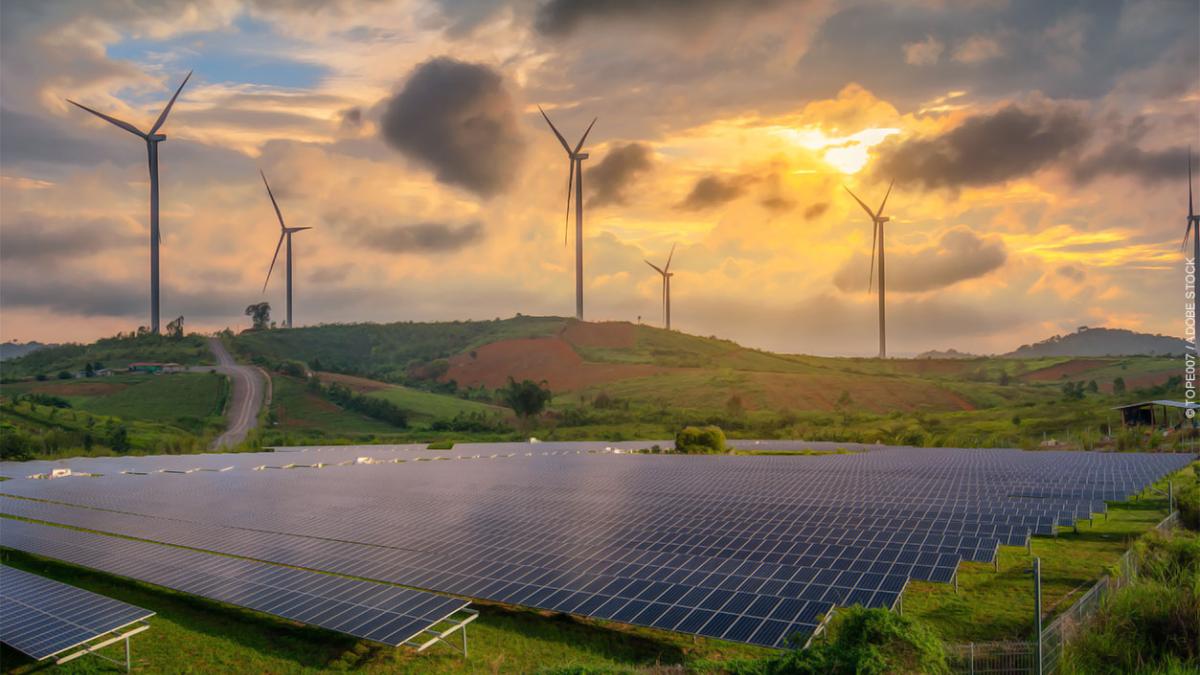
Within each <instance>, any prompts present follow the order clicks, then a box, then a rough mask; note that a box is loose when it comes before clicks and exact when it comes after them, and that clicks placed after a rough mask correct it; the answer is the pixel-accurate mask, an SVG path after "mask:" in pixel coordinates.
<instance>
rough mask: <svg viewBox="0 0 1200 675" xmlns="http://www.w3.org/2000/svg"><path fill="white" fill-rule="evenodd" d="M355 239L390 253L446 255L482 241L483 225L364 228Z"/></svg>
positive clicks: (442, 224)
mask: <svg viewBox="0 0 1200 675" xmlns="http://www.w3.org/2000/svg"><path fill="white" fill-rule="evenodd" d="M356 239H357V240H358V243H359V244H361V245H363V246H367V247H370V248H372V249H376V250H383V251H389V252H392V253H449V252H452V251H458V250H460V249H463V248H466V247H467V246H469V245H471V244H474V243H476V242H478V241H480V240H481V239H483V226H482V225H480V224H479V223H466V224H464V225H447V224H444V223H417V224H415V225H397V226H395V227H378V228H368V229H363V230H361V231H359V232H358V234H357V235H356Z"/></svg>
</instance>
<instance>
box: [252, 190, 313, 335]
mask: <svg viewBox="0 0 1200 675" xmlns="http://www.w3.org/2000/svg"><path fill="white" fill-rule="evenodd" d="M258 173H259V174H260V175H261V176H262V179H263V185H266V186H267V196H268V197H270V198H271V206H274V207H275V217H276V218H278V219H279V243H277V244H275V255H274V256H272V257H271V266H270V267H269V268H267V280H266V281H264V282H263V293H266V292H267V283H269V282H270V281H271V272H272V271H273V270H274V269H275V261H276V260H278V259H279V248H280V247H281V246H283V240H284V239H287V327H288V328H291V327H292V235H293V234H294V233H296V232H303V231H304V230H311V229H312V228H311V227H288V226H287V225H285V224H284V223H283V214H282V213H280V212H279V203H278V202H276V201H275V195H274V193H272V192H271V184H270V183H268V182H267V174H265V173H263V172H262V169H259V171H258Z"/></svg>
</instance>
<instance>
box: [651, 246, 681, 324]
mask: <svg viewBox="0 0 1200 675" xmlns="http://www.w3.org/2000/svg"><path fill="white" fill-rule="evenodd" d="M674 257H675V244H671V254H670V255H668V256H667V264H666V265H663V266H662V267H659V266H658V265H655V264H654V263H652V262H650V261H649V260H646V261H645V263H646V264H647V265H649V266H651V267H653V268H654V271H655V272H658V273H659V274H661V275H662V282H663V290H662V303H663V319H664V323H666V326H667V330H671V277H673V276H675V274H674V273H673V272H671V258H674Z"/></svg>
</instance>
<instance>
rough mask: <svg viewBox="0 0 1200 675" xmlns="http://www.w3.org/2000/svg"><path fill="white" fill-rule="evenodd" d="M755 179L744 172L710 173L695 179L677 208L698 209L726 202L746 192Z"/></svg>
mask: <svg viewBox="0 0 1200 675" xmlns="http://www.w3.org/2000/svg"><path fill="white" fill-rule="evenodd" d="M755 180H756V179H755V178H754V177H753V176H750V175H746V174H738V175H734V176H721V175H717V174H710V175H708V176H704V177H703V178H701V179H700V180H698V181H696V184H695V185H693V186H692V190H691V192H688V194H687V196H686V197H684V198H683V201H682V202H680V203H679V205H678V208H680V209H683V210H685V211H700V210H703V209H709V208H712V207H714V206H720V205H721V204H727V203H729V202H731V201H733V200H735V199H737V198H738V197H741V196H742V195H743V194H745V193H746V189H747V188H749V187H750V184H751V183H753V182H754V181H755Z"/></svg>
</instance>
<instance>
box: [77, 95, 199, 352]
mask: <svg viewBox="0 0 1200 675" xmlns="http://www.w3.org/2000/svg"><path fill="white" fill-rule="evenodd" d="M191 77H192V73H191V71H188V74H187V77H185V78H183V82H181V83H180V84H179V88H178V89H176V90H175V95H174V96H172V97H171V100H170V101H168V102H167V106H166V107H165V108H163V110H162V112H161V113H159V115H158V119H157V120H155V121H154V125H153V126H151V127H150V130H149V131H146V132H143V131H142V130H140V129H138V128H137V127H135V126H133V125H132V124H130V123H128V122H125V121H123V120H119V119H117V118H115V117H110V116H108V115H105V114H104V113H102V112H98V111H96V110H92V109H91V108H89V107H87V106H86V105H83V104H82V103H76V102H75V101H72V100H71V99H67V102H68V103H70V104H72V105H74V106H77V107H79V108H82V109H84V110H86V111H88V112H90V113H92V114H93V115H95V116H96V117H99V118H100V119H102V120H104V121H106V122H108V123H110V124H113V125H115V126H118V127H120V128H122V129H124V130H125V131H128V132H129V133H131V134H133V135H134V136H137V137H138V138H141V139H142V140H144V141H146V154H147V157H148V158H149V162H150V330H151V331H152V332H154V333H158V242H159V236H158V144H159V143H162V142H163V141H165V140H167V136H166V134H160V133H158V130H159V129H160V128H161V127H162V125H163V123H164V122H166V121H167V115H168V114H170V112H171V106H173V105H175V99H177V98H179V92H181V91H183V85H185V84H187V82H188V80H189V79H190V78H191Z"/></svg>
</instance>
